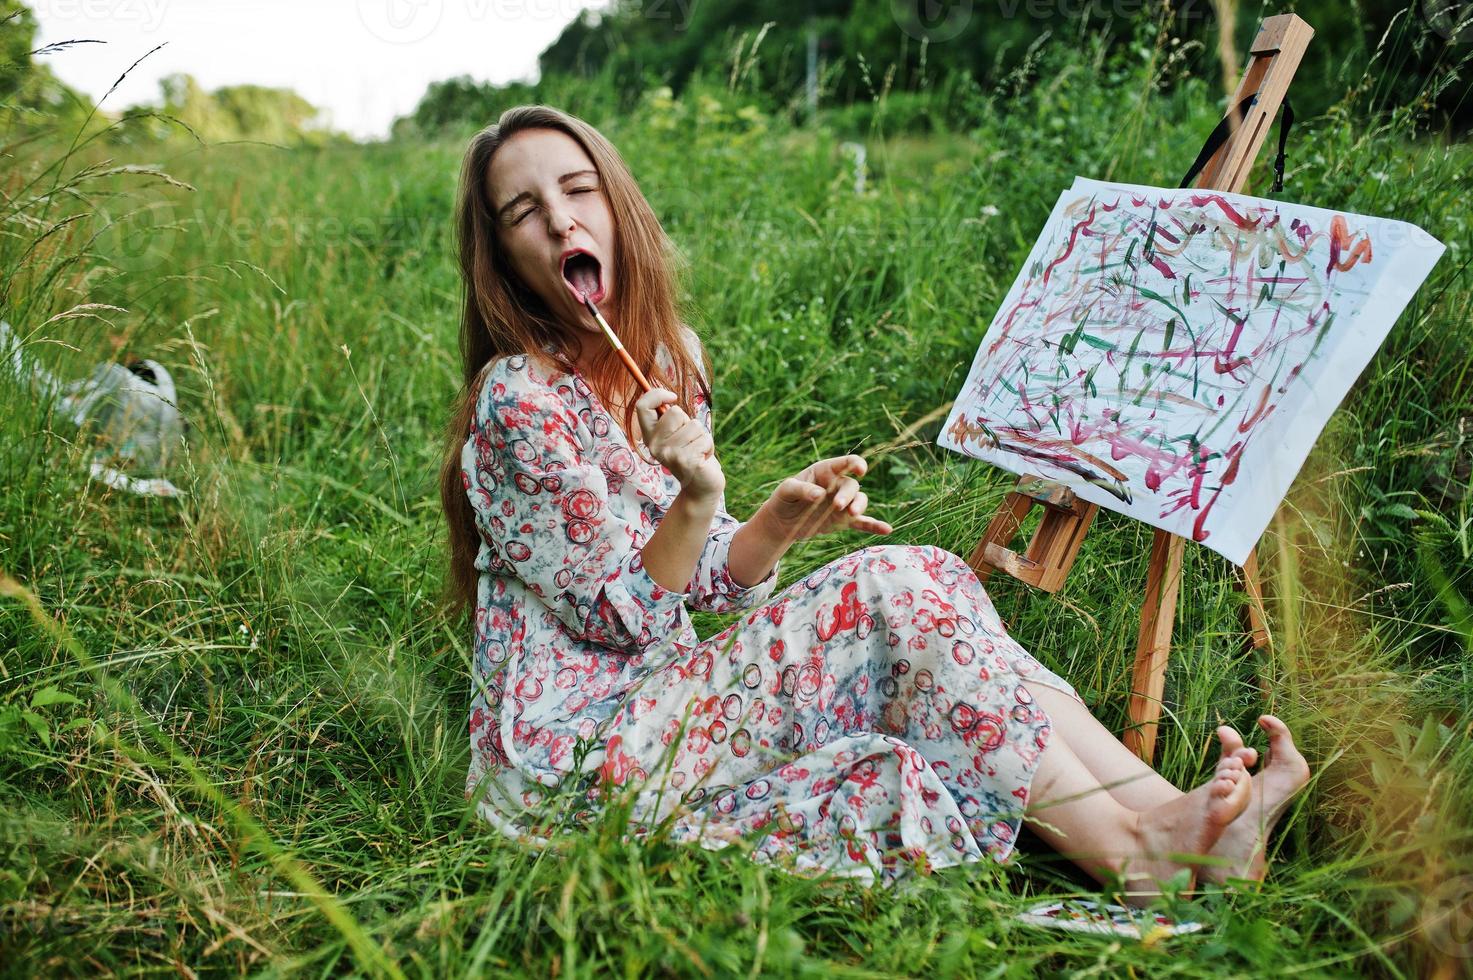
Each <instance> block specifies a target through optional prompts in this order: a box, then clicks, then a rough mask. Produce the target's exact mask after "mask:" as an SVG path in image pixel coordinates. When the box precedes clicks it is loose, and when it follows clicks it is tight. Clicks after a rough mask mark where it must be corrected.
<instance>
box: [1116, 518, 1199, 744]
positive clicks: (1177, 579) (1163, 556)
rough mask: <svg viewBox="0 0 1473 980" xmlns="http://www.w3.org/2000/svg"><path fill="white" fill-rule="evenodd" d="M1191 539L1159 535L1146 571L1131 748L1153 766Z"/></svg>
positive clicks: (1134, 677) (1132, 695) (1128, 734)
mask: <svg viewBox="0 0 1473 980" xmlns="http://www.w3.org/2000/svg"><path fill="white" fill-rule="evenodd" d="M1185 546H1186V539H1185V538H1181V537H1177V536H1176V535H1175V534H1169V533H1167V532H1166V531H1157V532H1156V537H1155V540H1154V541H1153V542H1152V543H1151V563H1150V565H1149V566H1147V569H1146V597H1145V603H1144V604H1143V605H1142V607H1141V631H1140V635H1139V636H1138V637H1137V639H1136V644H1135V671H1134V673H1133V675H1132V677H1131V682H1130V708H1129V714H1130V727H1128V728H1127V729H1126V731H1125V738H1124V739H1123V741H1124V742H1125V745H1126V748H1128V749H1130V750H1131V751H1132V752H1134V753H1135V754H1136V755H1138V756H1140V757H1141V758H1142V759H1144V760H1145V761H1146V762H1150V761H1151V759H1152V757H1153V756H1154V755H1155V754H1156V724H1157V722H1158V721H1159V720H1160V718H1161V698H1162V695H1163V694H1165V693H1166V662H1167V660H1168V658H1169V657H1170V656H1171V630H1172V627H1173V626H1174V625H1175V623H1176V597H1177V593H1178V592H1179V591H1180V589H1181V560H1182V555H1183V553H1184V550H1185Z"/></svg>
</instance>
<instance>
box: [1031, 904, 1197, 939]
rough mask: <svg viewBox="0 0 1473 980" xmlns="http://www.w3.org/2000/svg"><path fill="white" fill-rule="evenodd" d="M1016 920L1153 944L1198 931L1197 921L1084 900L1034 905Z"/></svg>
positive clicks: (1066, 930) (1068, 930) (1050, 927)
mask: <svg viewBox="0 0 1473 980" xmlns="http://www.w3.org/2000/svg"><path fill="white" fill-rule="evenodd" d="M1018 921H1019V922H1022V923H1024V924H1026V925H1030V926H1038V927H1040V928H1043V929H1060V930H1063V931H1065V932H1091V933H1096V934H1099V935H1107V936H1124V937H1126V938H1128V939H1145V940H1148V941H1154V940H1156V939H1159V938H1164V937H1166V936H1180V935H1183V934H1185V933H1189V932H1200V931H1201V930H1202V928H1203V926H1202V923H1200V922H1173V921H1172V920H1171V919H1168V918H1167V917H1166V916H1164V915H1161V914H1159V913H1156V912H1148V911H1144V910H1141V909H1128V908H1125V907H1124V906H1123V905H1101V904H1100V903H1098V902H1090V901H1085V900H1083V899H1071V900H1069V901H1065V902H1051V903H1045V904H1043V905H1037V906H1035V907H1033V908H1031V909H1029V910H1028V911H1027V912H1021V913H1019V914H1018Z"/></svg>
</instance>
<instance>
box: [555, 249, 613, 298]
mask: <svg viewBox="0 0 1473 980" xmlns="http://www.w3.org/2000/svg"><path fill="white" fill-rule="evenodd" d="M563 281H564V282H566V283H567V284H568V288H569V289H571V290H572V291H573V298H574V299H576V300H577V301H578V302H579V303H582V302H583V298H584V297H585V296H586V297H587V298H589V299H591V300H593V301H594V302H595V303H597V302H599V301H600V300H602V299H603V298H604V284H603V267H602V266H601V265H600V264H599V261H598V259H596V258H594V257H593V256H592V255H590V254H589V253H587V252H574V253H573V254H572V255H569V256H568V257H567V258H565V259H564V260H563Z"/></svg>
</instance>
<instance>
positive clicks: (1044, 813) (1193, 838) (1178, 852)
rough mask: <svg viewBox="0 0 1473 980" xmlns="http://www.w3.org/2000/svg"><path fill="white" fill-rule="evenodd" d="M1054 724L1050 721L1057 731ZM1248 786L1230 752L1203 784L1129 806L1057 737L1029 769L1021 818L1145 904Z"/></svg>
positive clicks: (1200, 852) (1211, 839) (1233, 813)
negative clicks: (1153, 803) (1140, 807)
mask: <svg viewBox="0 0 1473 980" xmlns="http://www.w3.org/2000/svg"><path fill="white" fill-rule="evenodd" d="M1065 724H1066V725H1067V724H1068V722H1067V721H1066V722H1065ZM1059 727H1060V726H1059V723H1058V722H1057V721H1055V723H1054V732H1055V734H1056V735H1058V733H1059ZM1251 793H1252V780H1251V778H1250V777H1249V775H1248V770H1247V768H1246V767H1245V766H1244V765H1243V762H1242V760H1241V759H1239V758H1238V757H1237V756H1235V755H1231V754H1228V755H1224V757H1223V758H1222V759H1221V761H1219V763H1218V767H1217V772H1216V774H1215V775H1214V776H1213V778H1212V779H1211V780H1209V781H1208V782H1206V783H1204V784H1203V785H1201V786H1199V787H1197V788H1196V789H1194V790H1192V791H1191V792H1188V793H1177V795H1176V798H1175V799H1173V800H1171V801H1170V802H1167V803H1164V804H1162V805H1160V806H1157V807H1153V808H1152V809H1149V810H1146V811H1143V812H1141V811H1136V810H1132V809H1130V808H1129V807H1126V806H1124V805H1123V804H1121V803H1120V802H1119V801H1118V800H1116V799H1115V798H1114V797H1113V796H1111V795H1110V794H1109V792H1108V791H1106V789H1105V788H1104V786H1103V785H1102V784H1101V782H1100V780H1099V779H1098V778H1096V777H1095V775H1094V774H1093V773H1092V772H1090V770H1089V768H1088V766H1086V765H1085V764H1084V762H1083V760H1081V759H1080V757H1079V756H1078V755H1077V754H1076V753H1075V752H1074V750H1073V748H1071V746H1070V743H1069V740H1068V739H1067V738H1064V737H1055V738H1051V739H1049V742H1048V746H1047V747H1046V748H1045V749H1044V751H1043V756H1042V758H1041V759H1040V760H1039V765H1038V769H1037V771H1036V772H1035V773H1034V776H1033V785H1032V787H1031V789H1030V790H1029V804H1028V808H1027V809H1026V810H1025V811H1024V819H1025V820H1027V821H1028V823H1029V825H1030V826H1031V827H1033V829H1034V831H1035V832H1036V833H1037V834H1038V835H1039V836H1040V837H1042V838H1043V839H1044V841H1046V842H1047V843H1048V844H1050V845H1051V846H1053V847H1054V848H1055V849H1056V850H1058V851H1059V852H1060V853H1061V854H1063V855H1064V856H1065V857H1068V858H1069V859H1070V860H1072V861H1074V862H1075V863H1076V864H1078V865H1079V866H1080V867H1081V868H1083V869H1084V870H1085V871H1087V872H1088V873H1089V874H1090V875H1092V876H1093V877H1094V878H1095V879H1096V880H1098V881H1101V882H1108V881H1110V880H1112V879H1113V878H1115V877H1116V876H1117V875H1118V876H1120V877H1121V878H1123V879H1124V880H1125V884H1126V894H1125V899H1126V901H1128V902H1131V903H1133V904H1145V903H1147V902H1149V901H1150V899H1151V898H1152V897H1154V896H1155V895H1157V894H1159V892H1160V884H1159V883H1160V882H1162V881H1165V880H1166V879H1168V878H1170V877H1172V876H1173V875H1175V874H1176V873H1177V872H1178V871H1180V870H1181V869H1182V868H1184V867H1187V868H1190V867H1192V866H1193V862H1192V860H1191V859H1192V857H1193V856H1204V855H1206V854H1207V853H1208V852H1209V851H1210V850H1211V849H1212V847H1213V845H1215V844H1216V843H1217V840H1218V838H1219V837H1220V836H1221V835H1222V832H1223V831H1224V830H1225V829H1226V828H1227V826H1228V824H1230V823H1232V821H1233V820H1234V819H1236V818H1237V817H1238V815H1239V814H1241V813H1242V812H1243V809H1244V808H1245V807H1246V806H1247V805H1248V800H1249V796H1250V795H1251Z"/></svg>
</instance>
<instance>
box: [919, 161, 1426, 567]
mask: <svg viewBox="0 0 1473 980" xmlns="http://www.w3.org/2000/svg"><path fill="white" fill-rule="evenodd" d="M1442 251H1443V245H1442V243H1441V242H1439V241H1437V240H1436V239H1435V238H1433V237H1432V236H1430V235H1428V234H1427V233H1426V232H1424V231H1422V230H1421V229H1420V228H1417V227H1416V226H1414V225H1409V224H1407V223H1405V222H1401V221H1394V220H1390V219H1385V218H1373V217H1365V216H1362V215H1356V214H1349V213H1345V212H1339V211H1332V210H1327V209H1324V208H1316V207H1309V206H1305V205H1298V204H1288V203H1284V202H1281V201H1271V200H1265V199H1262V198H1254V197H1248V196H1245V195H1241V194H1227V193H1219V192H1215V191H1203V190H1196V189H1174V188H1171V189H1168V188H1160V187H1144V186H1139V185H1133V184H1114V183H1103V182H1100V181H1094V180H1088V179H1085V178H1076V179H1075V182H1074V186H1073V187H1071V188H1070V189H1069V190H1067V191H1065V192H1064V193H1063V194H1062V195H1060V197H1059V200H1058V202H1057V203H1056V204H1055V205H1054V209H1053V212H1052V214H1050V216H1049V219H1048V222H1047V224H1046V225H1045V226H1044V229H1043V232H1042V234H1041V235H1040V236H1039V238H1038V241H1037V242H1036V244H1035V245H1034V247H1033V249H1032V251H1031V253H1030V254H1029V256H1028V260H1027V262H1026V263H1025V264H1024V266H1023V269H1022V271H1021V272H1019V274H1018V277H1017V279H1016V280H1015V281H1014V282H1013V285H1012V288H1011V289H1010V290H1009V291H1008V294H1007V296H1006V297H1005V299H1004V300H1003V303H1002V305H1001V307H1000V308H999V309H998V311H997V315H996V317H995V318H994V319H993V321H992V325H991V327H990V328H989V329H988V331H987V333H986V335H985V336H984V337H983V339H982V343H981V345H980V346H979V348H978V350H977V356H976V358H975V360H974V361H973V362H972V368H971V371H970V372H969V374H968V376H967V380H966V383H965V385H964V386H963V387H962V390H961V392H960V394H959V395H958V396H957V399H956V402H955V404H954V405H953V406H952V409H951V413H950V415H949V417H948V419H947V422H946V425H945V426H944V427H943V429H942V432H941V435H940V437H939V438H938V439H937V443H938V444H939V445H941V446H943V447H945V448H948V449H952V450H955V451H957V452H960V453H965V454H967V455H969V456H975V457H977V458H978V459H984V460H987V461H989V462H992V463H995V464H996V465H998V466H1001V467H1004V468H1005V469H1008V470H1011V471H1013V472H1015V473H1019V474H1031V475H1036V476H1041V477H1044V478H1045V479H1049V480H1053V481H1056V482H1059V483H1063V484H1066V485H1068V486H1069V487H1071V488H1072V489H1073V490H1074V491H1075V492H1076V493H1077V494H1078V495H1079V496H1081V497H1083V498H1084V499H1086V500H1090V501H1093V502H1094V503H1097V504H1100V505H1101V506H1104V507H1109V508H1111V509H1113V510H1116V511H1119V512H1121V513H1124V514H1129V515H1130V516H1132V517H1136V518H1138V519H1140V520H1143V521H1145V522H1147V523H1149V524H1152V525H1154V526H1156V527H1159V528H1162V529H1164V530H1167V531H1171V532H1172V533H1174V534H1179V535H1181V536H1183V537H1186V538H1188V539H1191V540H1194V541H1198V542H1201V543H1202V544H1204V545H1206V546H1207V547H1209V548H1212V549H1213V550H1215V551H1217V552H1219V553H1220V554H1222V555H1224V556H1225V557H1227V558H1228V559H1229V560H1231V561H1233V562H1236V563H1238V564H1242V563H1243V562H1244V561H1245V560H1246V559H1247V557H1248V555H1249V553H1250V552H1251V550H1252V547H1253V545H1254V543H1255V542H1256V541H1257V540H1258V538H1259V536H1260V535H1262V533H1263V531H1264V529H1265V528H1266V527H1267V526H1268V523H1269V521H1270V520H1271V519H1272V517H1273V513H1274V510H1275V509H1276V508H1277V507H1278V505H1279V502H1280V501H1281V500H1282V499H1283V496H1284V494H1285V493H1286V492H1287V491H1288V488H1289V485H1290V483H1292V482H1293V480H1294V477H1295V475H1296V474H1297V473H1298V472H1299V469H1300V467H1301V466H1302V465H1303V464H1304V460H1305V458H1306V457H1307V456H1308V454H1309V450H1310V449H1311V447H1313V445H1314V442H1315V440H1316V439H1317V438H1318V437H1319V434H1320V432H1321V431H1322V430H1323V429H1324V426H1325V423H1326V422H1327V421H1328V419H1329V417H1330V414H1331V413H1332V412H1333V411H1334V410H1335V408H1336V406H1337V405H1339V404H1340V402H1341V400H1342V399H1343V398H1344V397H1345V395H1346V393H1347V392H1348V391H1349V389H1350V386H1351V384H1353V383H1354V381H1355V379H1356V377H1357V375H1359V374H1360V372H1361V370H1362V369H1364V368H1365V366H1366V363H1367V362H1368V361H1369V360H1370V358H1371V355H1372V354H1374V353H1375V351H1376V349H1377V348H1378V347H1380V345H1381V342H1382V341H1383V340H1385V338H1386V334H1387V333H1388V332H1389V331H1390V329H1391V326H1392V324H1393V323H1395V321H1396V318H1397V317H1398V316H1399V315H1400V314H1401V312H1402V310H1403V309H1404V308H1405V306H1406V304H1407V302H1408V301H1409V300H1410V299H1411V297H1412V294H1413V293H1414V292H1415V291H1416V290H1417V287H1418V286H1420V285H1421V284H1422V282H1423V280H1425V279H1426V278H1427V275H1428V273H1429V272H1430V271H1431V270H1432V267H1433V265H1434V264H1435V263H1436V262H1437V260H1438V258H1439V256H1441V254H1442Z"/></svg>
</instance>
